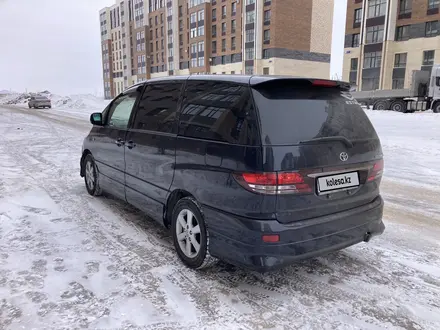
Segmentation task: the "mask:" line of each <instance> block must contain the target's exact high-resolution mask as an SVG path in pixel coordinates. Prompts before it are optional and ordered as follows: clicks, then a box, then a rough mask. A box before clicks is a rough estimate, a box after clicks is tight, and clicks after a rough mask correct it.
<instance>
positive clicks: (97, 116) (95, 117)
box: [90, 112, 104, 126]
mask: <svg viewBox="0 0 440 330" xmlns="http://www.w3.org/2000/svg"><path fill="white" fill-rule="evenodd" d="M90 122H91V123H92V125H96V126H104V123H103V122H102V113H100V112H95V113H92V114H91V115H90Z"/></svg>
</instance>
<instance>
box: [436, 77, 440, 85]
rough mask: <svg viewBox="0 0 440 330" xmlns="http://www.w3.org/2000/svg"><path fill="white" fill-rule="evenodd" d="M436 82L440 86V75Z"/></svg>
mask: <svg viewBox="0 0 440 330" xmlns="http://www.w3.org/2000/svg"><path fill="white" fill-rule="evenodd" d="M435 84H436V85H437V87H440V77H436V78H435Z"/></svg>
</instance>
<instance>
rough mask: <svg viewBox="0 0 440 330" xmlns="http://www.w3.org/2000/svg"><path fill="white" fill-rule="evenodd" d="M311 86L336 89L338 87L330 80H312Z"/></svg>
mask: <svg viewBox="0 0 440 330" xmlns="http://www.w3.org/2000/svg"><path fill="white" fill-rule="evenodd" d="M312 85H313V86H320V87H336V86H338V83H337V82H336V81H332V80H312Z"/></svg>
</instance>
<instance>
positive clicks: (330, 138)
mask: <svg viewBox="0 0 440 330" xmlns="http://www.w3.org/2000/svg"><path fill="white" fill-rule="evenodd" d="M317 142H342V143H343V144H345V145H346V146H347V147H349V148H352V147H353V142H351V141H350V140H349V139H347V138H346V137H345V136H326V137H320V138H315V139H310V140H304V141H300V142H299V144H314V143H317Z"/></svg>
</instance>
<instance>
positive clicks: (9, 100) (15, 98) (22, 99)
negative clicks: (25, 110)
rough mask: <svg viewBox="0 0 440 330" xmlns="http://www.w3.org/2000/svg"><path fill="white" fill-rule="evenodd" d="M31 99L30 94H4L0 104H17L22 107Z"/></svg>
mask: <svg viewBox="0 0 440 330" xmlns="http://www.w3.org/2000/svg"><path fill="white" fill-rule="evenodd" d="M30 98H31V94H30V93H12V94H6V95H5V96H4V97H2V98H1V99H0V104H17V105H23V104H25V103H27V102H28V101H29V99H30Z"/></svg>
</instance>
